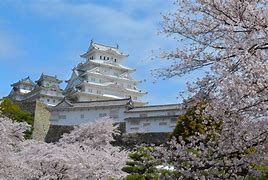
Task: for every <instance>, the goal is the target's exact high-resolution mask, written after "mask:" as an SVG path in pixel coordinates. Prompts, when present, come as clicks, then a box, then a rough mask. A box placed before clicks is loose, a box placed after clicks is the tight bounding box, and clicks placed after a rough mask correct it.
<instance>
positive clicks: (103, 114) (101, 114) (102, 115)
mask: <svg viewBox="0 0 268 180" xmlns="http://www.w3.org/2000/svg"><path fill="white" fill-rule="evenodd" d="M105 116H107V114H106V113H100V114H99V117H105Z"/></svg>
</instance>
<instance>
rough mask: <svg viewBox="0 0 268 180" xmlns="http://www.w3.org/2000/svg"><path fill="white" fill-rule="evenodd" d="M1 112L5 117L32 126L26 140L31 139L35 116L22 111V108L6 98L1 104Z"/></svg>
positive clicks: (26, 134)
mask: <svg viewBox="0 0 268 180" xmlns="http://www.w3.org/2000/svg"><path fill="white" fill-rule="evenodd" d="M0 111H1V112H2V114H3V115H5V116H7V117H9V118H10V119H12V120H14V121H17V122H26V123H28V124H29V125H31V129H29V130H27V131H26V132H25V138H27V139H29V138H31V135H32V131H33V121H34V118H33V115H32V114H31V113H28V112H25V111H22V110H21V108H20V106H19V105H17V104H16V103H14V102H13V101H12V100H11V99H9V98H5V99H3V101H2V103H1V104H0Z"/></svg>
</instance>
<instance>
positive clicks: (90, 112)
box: [50, 107, 126, 125]
mask: <svg viewBox="0 0 268 180" xmlns="http://www.w3.org/2000/svg"><path fill="white" fill-rule="evenodd" d="M111 110H118V112H119V113H118V118H116V119H113V120H114V121H115V122H124V111H125V110H126V109H125V107H107V108H91V109H80V110H71V111H60V112H59V111H57V112H52V113H51V118H50V122H51V124H53V125H77V124H83V123H87V122H93V121H95V120H97V119H100V117H99V114H100V113H106V114H107V116H109V115H110V111H111ZM81 114H83V115H84V118H81ZM62 115H65V116H66V119H59V116H62Z"/></svg>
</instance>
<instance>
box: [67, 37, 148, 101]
mask: <svg viewBox="0 0 268 180" xmlns="http://www.w3.org/2000/svg"><path fill="white" fill-rule="evenodd" d="M81 57H82V58H83V59H84V62H82V63H80V64H78V65H77V66H76V67H74V68H73V70H72V71H73V72H72V76H71V78H70V79H69V80H68V81H67V83H68V84H67V87H66V89H65V94H66V97H67V98H68V99H71V100H73V101H92V100H109V99H125V98H129V97H131V98H132V100H133V102H134V104H136V105H144V104H146V103H145V102H142V101H141V100H140V97H141V96H143V95H145V94H146V92H143V91H141V90H139V89H138V88H137V85H138V84H139V83H140V81H138V80H135V79H133V78H132V76H131V73H132V72H133V71H135V69H132V68H129V67H126V66H124V65H122V62H123V61H124V60H125V59H126V58H127V57H128V54H126V53H123V52H121V51H120V49H119V47H118V46H116V47H112V46H107V45H103V44H99V43H95V42H93V41H91V43H90V46H89V48H88V51H87V52H86V53H84V54H82V55H81Z"/></svg>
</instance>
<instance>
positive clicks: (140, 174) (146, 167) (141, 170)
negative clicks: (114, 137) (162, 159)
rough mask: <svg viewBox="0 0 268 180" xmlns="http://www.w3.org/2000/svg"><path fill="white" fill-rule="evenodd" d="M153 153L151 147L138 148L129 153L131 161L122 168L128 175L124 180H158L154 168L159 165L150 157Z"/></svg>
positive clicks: (157, 173)
mask: <svg viewBox="0 0 268 180" xmlns="http://www.w3.org/2000/svg"><path fill="white" fill-rule="evenodd" d="M153 151H154V148H153V147H140V148H138V149H137V150H134V151H132V152H130V153H129V157H130V159H131V160H130V161H127V162H126V166H125V167H123V168H122V170H123V171H124V172H127V173H129V174H130V175H128V176H127V177H126V178H125V179H126V180H147V179H158V175H159V172H158V171H157V169H156V167H155V166H157V165H159V164H160V163H159V161H157V160H156V159H155V158H154V157H153V156H152V155H151V153H152V152H153Z"/></svg>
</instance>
